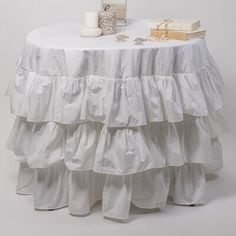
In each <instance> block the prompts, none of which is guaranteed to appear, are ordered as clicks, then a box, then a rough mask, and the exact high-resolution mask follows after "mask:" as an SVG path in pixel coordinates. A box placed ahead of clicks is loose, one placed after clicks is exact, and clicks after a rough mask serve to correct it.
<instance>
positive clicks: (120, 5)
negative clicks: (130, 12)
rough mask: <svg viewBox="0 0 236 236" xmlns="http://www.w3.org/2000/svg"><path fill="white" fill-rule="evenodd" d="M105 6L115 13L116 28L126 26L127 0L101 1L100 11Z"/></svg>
mask: <svg viewBox="0 0 236 236" xmlns="http://www.w3.org/2000/svg"><path fill="white" fill-rule="evenodd" d="M107 5H109V6H110V9H111V10H112V11H114V12H115V13H116V20H117V25H118V26H126V25H127V18H126V17H127V0H102V9H104V8H105V7H106V6H107Z"/></svg>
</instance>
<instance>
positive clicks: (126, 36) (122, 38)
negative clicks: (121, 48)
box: [116, 34, 129, 43]
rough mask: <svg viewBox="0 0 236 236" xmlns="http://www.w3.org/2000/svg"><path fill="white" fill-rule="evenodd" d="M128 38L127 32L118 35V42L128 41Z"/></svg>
mask: <svg viewBox="0 0 236 236" xmlns="http://www.w3.org/2000/svg"><path fill="white" fill-rule="evenodd" d="M128 39H129V36H128V35H125V34H118V35H116V42H118V43H123V42H127V40H128Z"/></svg>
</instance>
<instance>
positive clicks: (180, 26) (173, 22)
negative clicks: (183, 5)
mask: <svg viewBox="0 0 236 236" xmlns="http://www.w3.org/2000/svg"><path fill="white" fill-rule="evenodd" d="M165 22H168V25H167V26H166V25H164V24H163V23H165ZM200 26H201V20H199V19H195V20H194V19H193V20H192V19H152V20H151V21H149V22H148V27H149V29H160V30H161V29H162V30H165V29H166V28H167V29H168V30H177V31H181V30H182V31H192V30H197V29H198V28H199V27H200Z"/></svg>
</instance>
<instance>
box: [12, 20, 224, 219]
mask: <svg viewBox="0 0 236 236" xmlns="http://www.w3.org/2000/svg"><path fill="white" fill-rule="evenodd" d="M146 23H147V21H146V20H141V21H132V22H131V24H130V25H129V26H128V27H127V28H126V30H125V31H124V32H120V33H122V34H127V35H128V36H130V40H128V41H127V42H126V43H116V42H115V37H114V35H108V36H102V37H98V38H96V39H93V38H89V39H88V38H82V37H80V35H79V33H78V32H79V28H80V27H79V26H78V25H76V24H63V25H56V26H47V27H44V28H40V29H36V30H34V31H33V32H31V33H30V34H29V35H28V36H27V38H26V40H25V46H24V50H23V51H22V54H21V56H20V58H19V60H18V64H17V70H16V76H15V78H14V79H13V80H12V82H11V83H10V85H9V89H8V91H7V94H8V95H9V96H10V106H11V112H12V113H13V114H15V115H16V119H15V122H14V125H13V127H12V130H11V133H10V135H9V138H8V142H7V147H8V148H9V149H10V150H12V151H13V152H14V154H15V155H16V159H17V160H18V161H19V162H20V168H19V176H18V183H17V193H19V194H33V196H34V207H35V209H40V210H48V209H58V208H61V207H65V206H69V213H70V214H72V215H87V214H89V213H90V210H91V208H92V207H93V205H94V204H95V203H96V202H97V201H99V200H102V212H103V216H104V217H109V218H115V219H121V220H125V221H126V220H127V219H128V217H129V214H130V205H131V204H134V205H135V206H137V207H138V208H146V209H153V208H160V209H161V208H162V207H164V206H165V204H166V202H167V198H168V196H171V197H172V199H173V202H174V203H176V204H180V205H190V204H204V202H205V199H204V190H205V187H206V179H205V174H206V173H212V172H214V171H217V170H219V169H221V168H222V167H223V166H224V164H223V157H222V147H221V143H220V139H219V136H220V135H221V134H223V133H224V132H226V131H228V126H227V122H226V120H225V117H224V111H223V92H224V83H223V80H222V78H221V75H220V72H219V70H218V68H217V65H216V63H215V61H214V59H213V58H212V56H211V55H210V53H209V51H208V49H207V45H206V42H205V39H203V38H198V39H194V40H189V41H176V40H169V41H167V42H151V41H147V42H145V44H144V45H142V46H140V45H139V46H138V45H135V44H134V43H133V39H134V38H136V37H147V36H148V35H149V29H148V28H146V27H145V26H146V25H147V24H146Z"/></svg>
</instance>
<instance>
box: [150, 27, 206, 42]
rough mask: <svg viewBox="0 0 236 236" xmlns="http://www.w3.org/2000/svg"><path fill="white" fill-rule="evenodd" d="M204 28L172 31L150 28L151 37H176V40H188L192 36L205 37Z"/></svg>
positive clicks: (192, 37)
mask: <svg viewBox="0 0 236 236" xmlns="http://www.w3.org/2000/svg"><path fill="white" fill-rule="evenodd" d="M205 35H206V30H203V29H198V30H194V31H173V30H168V31H166V30H158V29H152V30H151V34H150V36H151V37H158V38H162V37H163V36H164V38H167V39H177V40H189V39H194V38H201V37H205Z"/></svg>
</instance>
